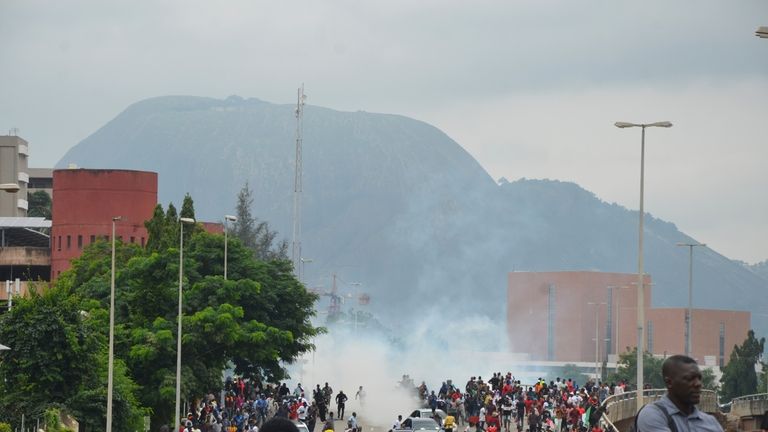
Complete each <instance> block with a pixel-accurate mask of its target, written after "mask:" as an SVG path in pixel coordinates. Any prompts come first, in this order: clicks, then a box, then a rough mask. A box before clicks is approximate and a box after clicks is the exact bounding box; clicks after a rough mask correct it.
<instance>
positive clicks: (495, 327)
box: [288, 309, 537, 430]
mask: <svg viewBox="0 0 768 432" xmlns="http://www.w3.org/2000/svg"><path fill="white" fill-rule="evenodd" d="M503 322H504V320H491V319H490V318H488V317H487V316H464V317H459V318H456V317H453V316H446V315H445V314H442V313H441V312H440V310H439V309H434V312H431V313H428V314H427V315H425V316H423V317H422V318H421V319H420V320H419V321H418V322H417V323H414V324H413V325H412V326H410V327H409V328H408V331H407V332H403V333H402V334H400V335H399V338H398V340H397V341H394V342H393V341H392V339H391V338H388V337H387V336H384V335H381V334H375V335H374V334H371V333H369V332H365V331H364V329H359V331H357V332H355V331H354V330H352V329H351V328H347V327H344V326H342V325H336V326H333V327H331V328H329V332H328V333H327V334H325V335H322V336H320V337H318V338H317V339H316V340H315V346H316V349H315V351H313V352H310V353H307V354H306V355H305V356H304V357H302V358H300V359H299V360H297V361H296V362H295V363H294V364H292V365H290V366H289V368H288V370H289V373H290V375H291V379H290V381H289V384H288V386H289V388H291V390H293V388H295V386H296V384H297V383H301V384H302V387H303V388H304V390H305V392H306V395H307V397H308V398H309V397H311V394H312V392H311V390H312V389H314V388H315V387H316V385H318V384H319V385H320V387H323V385H324V384H325V383H326V382H327V383H328V384H329V385H330V386H331V387H332V388H333V391H334V396H333V397H334V398H335V395H336V394H338V392H339V391H340V390H343V391H344V393H345V394H346V395H347V396H348V397H349V400H348V401H347V404H346V412H345V417H346V418H349V416H350V415H351V414H352V412H357V415H358V418H359V419H360V423H361V424H363V425H364V427H366V428H367V429H368V428H374V429H381V428H385V429H384V430H386V429H388V428H389V427H391V425H392V423H393V421H394V420H395V419H396V418H397V415H398V414H401V415H402V416H403V417H404V418H405V417H408V415H409V414H410V413H411V412H412V411H413V410H414V409H416V408H420V407H421V405H420V404H419V401H418V399H417V397H416V395H415V394H414V393H413V392H410V391H408V390H406V389H403V388H402V387H401V386H400V381H401V380H402V379H403V376H404V375H408V376H409V377H410V379H411V380H413V383H414V385H415V386H418V385H419V384H421V382H422V381H424V382H425V383H426V385H427V388H428V389H429V390H430V391H432V390H434V391H435V392H436V393H437V391H438V390H439V388H440V385H441V384H442V383H443V382H444V381H447V380H452V381H453V383H454V384H455V385H457V386H458V387H459V388H460V389H462V390H463V388H464V385H465V383H466V381H467V380H468V379H469V377H471V376H478V375H479V376H482V377H483V379H484V380H487V379H488V378H490V377H491V376H492V374H493V372H502V373H506V372H508V371H509V372H512V373H513V375H515V377H516V378H517V379H520V380H522V381H523V382H524V383H527V382H532V381H533V380H534V379H535V378H537V376H532V377H528V376H521V375H519V374H516V372H515V369H514V365H513V364H511V363H510V360H511V359H512V358H513V356H512V354H509V350H508V348H507V333H506V330H505V328H504V326H503ZM489 347H493V349H489ZM360 386H363V389H364V390H365V394H366V395H365V402H364V404H361V402H360V401H359V400H356V399H355V393H356V392H357V390H358V388H359V387H360ZM331 411H334V413H335V414H336V404H335V402H333V403H332V408H331ZM336 415H337V414H336Z"/></svg>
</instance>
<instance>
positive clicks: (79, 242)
mask: <svg viewBox="0 0 768 432" xmlns="http://www.w3.org/2000/svg"><path fill="white" fill-rule="evenodd" d="M77 248H78V249H82V248H83V235H82V234H78V235H77Z"/></svg>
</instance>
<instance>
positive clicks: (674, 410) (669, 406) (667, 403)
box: [662, 394, 700, 418]
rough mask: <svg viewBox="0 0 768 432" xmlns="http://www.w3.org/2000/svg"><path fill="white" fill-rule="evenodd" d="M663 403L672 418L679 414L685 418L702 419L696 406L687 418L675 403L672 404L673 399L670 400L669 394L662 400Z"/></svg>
mask: <svg viewBox="0 0 768 432" xmlns="http://www.w3.org/2000/svg"><path fill="white" fill-rule="evenodd" d="M662 403H663V404H664V406H665V407H666V408H667V410H668V411H669V415H670V416H673V415H675V414H678V413H679V414H680V415H681V416H683V417H688V418H700V415H699V413H700V411H699V408H698V407H697V406H695V405H694V406H693V411H692V412H691V414H690V415H688V416H686V415H685V414H684V413H683V412H682V411H680V409H679V408H678V407H677V405H675V403H674V402H672V399H670V398H669V394H665V395H664V397H663V398H662Z"/></svg>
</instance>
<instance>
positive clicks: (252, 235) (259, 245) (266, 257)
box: [232, 182, 288, 261]
mask: <svg viewBox="0 0 768 432" xmlns="http://www.w3.org/2000/svg"><path fill="white" fill-rule="evenodd" d="M252 206H253V194H252V192H251V189H250V187H249V186H248V182H246V183H245V185H244V186H243V188H242V189H240V192H239V193H238V194H237V205H236V206H235V212H236V214H237V221H236V222H235V223H234V226H233V229H232V231H233V234H234V236H235V237H237V238H238V239H240V241H241V242H243V244H244V245H245V246H246V247H247V248H248V249H251V250H252V251H253V253H254V254H255V255H256V258H257V259H260V260H262V261H271V260H284V259H287V257H288V242H287V241H286V240H281V241H279V242H277V243H276V242H275V241H276V239H277V235H278V233H277V232H276V231H272V230H270V229H269V224H268V223H267V222H259V221H258V219H256V218H255V217H254V216H253V214H252V213H251V207H252Z"/></svg>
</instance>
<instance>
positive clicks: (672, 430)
mask: <svg viewBox="0 0 768 432" xmlns="http://www.w3.org/2000/svg"><path fill="white" fill-rule="evenodd" d="M651 405H653V406H655V407H656V408H658V409H659V411H661V412H662V413H664V417H666V418H667V427H668V428H669V430H670V432H678V431H677V424H676V423H675V420H674V419H673V418H672V416H671V415H669V411H668V410H667V408H665V407H664V405H662V404H660V403H659V402H658V401H656V402H654V403H652V404H651ZM646 406H648V405H643V407H642V408H640V411H642V410H643V409H644V408H645V407H646ZM640 411H638V412H637V414H636V415H635V427H634V429H633V431H634V432H637V419H638V417H640Z"/></svg>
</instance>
